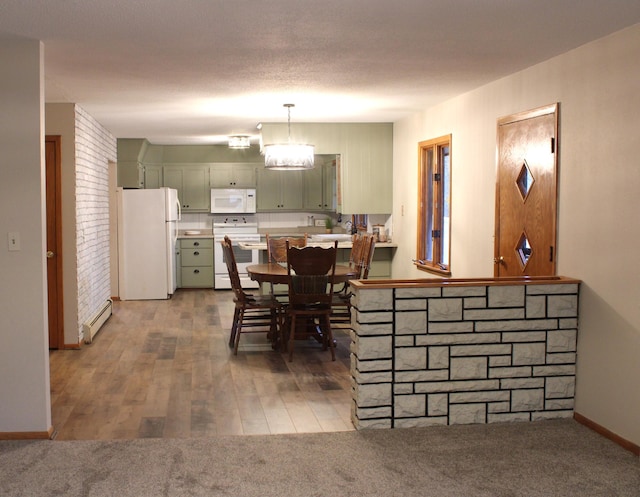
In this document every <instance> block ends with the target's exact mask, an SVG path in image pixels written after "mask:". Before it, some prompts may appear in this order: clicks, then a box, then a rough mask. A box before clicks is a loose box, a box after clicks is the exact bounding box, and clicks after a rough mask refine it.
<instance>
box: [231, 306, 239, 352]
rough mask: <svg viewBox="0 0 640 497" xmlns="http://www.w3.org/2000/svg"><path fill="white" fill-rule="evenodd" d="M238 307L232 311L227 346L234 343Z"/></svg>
mask: <svg viewBox="0 0 640 497" xmlns="http://www.w3.org/2000/svg"><path fill="white" fill-rule="evenodd" d="M239 313H240V309H238V308H237V307H236V308H235V310H234V311H233V322H232V323H231V334H230V335H229V347H233V346H234V344H235V343H236V334H237V333H238V323H239V316H238V315H239Z"/></svg>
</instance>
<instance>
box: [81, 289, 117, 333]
mask: <svg viewBox="0 0 640 497" xmlns="http://www.w3.org/2000/svg"><path fill="white" fill-rule="evenodd" d="M112 306H113V301H112V300H111V299H109V300H107V301H106V302H105V303H104V305H103V306H102V307H101V308H100V309H99V310H98V312H96V314H95V315H94V316H93V317H92V318H91V319H89V320H87V321H85V323H84V324H83V325H82V334H83V336H84V343H91V342H92V341H93V337H94V336H96V333H98V330H100V328H101V327H102V325H103V324H104V323H105V321H106V320H107V319H109V317H110V316H111V308H112Z"/></svg>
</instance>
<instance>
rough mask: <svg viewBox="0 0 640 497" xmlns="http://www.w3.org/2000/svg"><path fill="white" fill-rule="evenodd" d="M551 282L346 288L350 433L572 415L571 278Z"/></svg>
mask: <svg viewBox="0 0 640 497" xmlns="http://www.w3.org/2000/svg"><path fill="white" fill-rule="evenodd" d="M449 281H450V280H449ZM558 281H560V283H557V284H548V283H547V284H513V285H508V286H504V285H494V284H493V283H487V284H478V285H477V286H464V285H463V286H455V285H451V284H446V285H445V284H443V286H430V287H429V286H427V287H420V286H419V285H416V284H414V285H408V284H404V285H399V286H398V287H396V288H363V287H358V286H354V287H353V290H354V293H355V296H354V298H353V304H354V308H355V312H354V315H353V318H352V319H353V322H352V325H353V342H352V356H351V357H352V360H351V369H352V376H353V380H354V381H353V400H354V402H353V410H352V418H353V422H354V424H355V426H356V428H358V429H362V428H398V427H410V426H426V425H450V424H467V423H492V422H500V421H533V420H538V419H545V418H557V417H569V416H572V414H573V405H574V384H575V362H576V339H577V333H578V289H579V282H578V281H576V280H567V279H560V280H558Z"/></svg>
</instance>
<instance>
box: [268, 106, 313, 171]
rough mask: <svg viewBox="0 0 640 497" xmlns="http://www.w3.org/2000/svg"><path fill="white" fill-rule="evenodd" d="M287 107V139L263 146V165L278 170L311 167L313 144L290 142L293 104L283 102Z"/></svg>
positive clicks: (295, 169)
mask: <svg viewBox="0 0 640 497" xmlns="http://www.w3.org/2000/svg"><path fill="white" fill-rule="evenodd" d="M284 107H286V108H287V116H288V119H287V123H288V131H289V135H288V137H289V141H288V142H287V143H274V144H270V145H265V146H264V167H265V168H267V169H275V170H279V171H297V170H300V169H313V152H314V147H313V145H306V144H301V143H291V107H295V105H294V104H284Z"/></svg>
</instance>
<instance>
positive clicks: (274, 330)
mask: <svg viewBox="0 0 640 497" xmlns="http://www.w3.org/2000/svg"><path fill="white" fill-rule="evenodd" d="M279 314H280V313H279V312H278V311H277V310H276V309H271V325H270V327H269V336H268V338H269V339H270V340H271V348H272V349H274V350H275V349H276V347H277V346H278V338H279V336H280V324H279V321H280V317H279Z"/></svg>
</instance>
